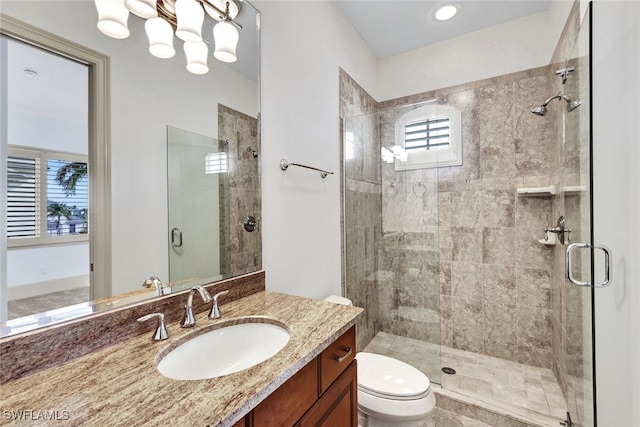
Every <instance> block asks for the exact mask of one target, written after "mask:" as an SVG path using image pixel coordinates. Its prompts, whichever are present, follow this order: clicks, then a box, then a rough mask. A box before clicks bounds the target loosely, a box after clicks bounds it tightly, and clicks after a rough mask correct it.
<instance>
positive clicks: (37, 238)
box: [7, 147, 89, 247]
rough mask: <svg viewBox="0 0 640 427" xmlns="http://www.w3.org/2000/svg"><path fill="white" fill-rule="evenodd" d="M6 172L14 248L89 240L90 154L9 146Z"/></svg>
mask: <svg viewBox="0 0 640 427" xmlns="http://www.w3.org/2000/svg"><path fill="white" fill-rule="evenodd" d="M7 171H8V175H7V238H8V245H9V246H10V247H11V246H28V245H41V244H50V243H65V242H70V241H77V240H87V232H88V213H89V212H88V209H89V191H88V180H87V176H88V175H87V172H88V171H87V158H86V156H82V155H74V154H67V153H55V152H47V151H40V150H33V149H26V148H16V147H9V149H8V156H7Z"/></svg>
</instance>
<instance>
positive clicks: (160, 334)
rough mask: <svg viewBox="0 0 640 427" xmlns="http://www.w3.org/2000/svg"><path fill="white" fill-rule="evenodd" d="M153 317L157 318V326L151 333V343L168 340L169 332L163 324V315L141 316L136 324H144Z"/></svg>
mask: <svg viewBox="0 0 640 427" xmlns="http://www.w3.org/2000/svg"><path fill="white" fill-rule="evenodd" d="M154 317H157V318H158V326H156V330H155V332H154V333H153V336H152V337H151V339H152V340H153V341H163V340H166V339H167V338H169V331H168V330H167V325H166V324H165V322H164V314H163V313H151V314H147V315H146V316H142V317H141V318H139V319H138V322H140V323H142V322H146V321H147V320H149V319H153V318H154Z"/></svg>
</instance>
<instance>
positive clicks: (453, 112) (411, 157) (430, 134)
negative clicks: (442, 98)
mask: <svg viewBox="0 0 640 427" xmlns="http://www.w3.org/2000/svg"><path fill="white" fill-rule="evenodd" d="M461 117H462V115H461V113H460V110H458V109H457V108H455V107H452V106H449V105H437V104H431V105H425V106H422V107H420V108H416V109H415V110H411V111H408V112H407V113H405V114H403V115H402V116H401V117H400V118H399V119H398V120H397V121H396V124H395V141H394V145H398V146H400V147H401V148H402V149H404V150H405V151H406V153H407V155H406V156H405V158H396V160H395V170H397V171H402V170H411V169H426V168H435V167H444V166H460V165H462V132H461V131H460V128H461V122H462V118H461Z"/></svg>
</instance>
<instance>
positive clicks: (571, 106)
mask: <svg viewBox="0 0 640 427" xmlns="http://www.w3.org/2000/svg"><path fill="white" fill-rule="evenodd" d="M564 100H565V101H567V111H573V110H575V109H576V108H578V107H579V106H581V105H582V101H580V100H579V99H573V100H572V99H569V98H567V97H566V96H565V97H564Z"/></svg>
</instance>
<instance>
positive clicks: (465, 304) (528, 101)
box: [341, 8, 594, 426]
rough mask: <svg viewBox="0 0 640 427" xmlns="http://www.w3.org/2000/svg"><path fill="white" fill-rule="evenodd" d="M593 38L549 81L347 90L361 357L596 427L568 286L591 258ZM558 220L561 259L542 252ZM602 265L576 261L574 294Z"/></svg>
mask: <svg viewBox="0 0 640 427" xmlns="http://www.w3.org/2000/svg"><path fill="white" fill-rule="evenodd" d="M575 9H579V8H575ZM572 17H573V19H576V20H577V22H579V10H577V11H576V10H574V14H572ZM570 19H572V18H570ZM588 23H589V14H588V13H587V16H586V18H585V19H584V24H583V25H582V26H581V27H580V32H579V34H571V33H570V32H569V33H567V34H566V35H565V36H564V37H565V38H567V40H564V41H563V43H564V44H565V45H567V46H568V47H567V48H565V51H563V49H562V48H559V49H558V50H557V52H558V53H559V54H562V55H564V57H560V58H559V59H558V60H554V61H552V64H550V65H546V66H542V67H539V68H535V69H530V70H525V71H522V72H518V73H512V74H508V75H503V76H498V77H496V78H492V79H487V80H482V81H475V82H470V83H466V84H464V85H459V86H456V87H452V88H443V89H439V90H434V91H431V92H428V93H424V94H419V95H414V96H410V97H407V98H404V99H397V100H389V101H385V102H384V103H376V102H375V101H374V100H373V99H372V98H371V97H370V96H369V95H368V94H367V93H366V92H365V91H364V90H363V89H362V88H361V87H360V86H358V84H357V83H356V82H355V81H353V80H352V79H351V78H350V77H349V76H348V75H346V73H344V72H343V73H342V75H341V100H342V105H341V108H342V117H343V118H344V119H343V122H342V128H343V129H342V130H343V160H344V170H343V177H344V183H343V185H344V206H345V212H344V251H345V295H346V296H347V297H349V298H350V299H352V300H353V302H354V304H355V305H357V306H360V307H364V308H365V315H364V316H363V318H362V319H361V321H360V323H359V324H358V351H363V350H364V351H369V352H374V353H381V354H386V355H389V356H391V357H394V358H396V359H400V360H403V361H405V362H407V363H409V364H411V365H413V366H415V367H416V368H418V369H420V370H421V371H423V372H424V373H425V374H426V375H427V376H428V377H429V379H430V380H431V382H432V383H435V384H439V385H441V386H442V390H443V392H446V395H447V396H448V397H449V398H456V399H460V401H464V402H467V403H468V402H473V403H472V405H476V406H479V407H483V408H492V409H491V410H492V411H493V410H496V409H495V408H500V410H499V412H501V413H504V414H509V415H508V416H516V417H518V418H519V419H521V420H525V421H527V422H530V423H531V424H539V425H552V424H556V423H557V422H558V421H559V420H566V419H567V417H568V414H567V413H568V412H570V414H571V417H572V418H573V422H577V423H579V424H580V425H585V426H587V425H593V406H594V405H593V390H592V389H593V381H592V378H593V377H592V343H591V340H592V337H591V331H592V319H591V307H592V295H591V290H592V287H591V286H586V287H579V286H575V285H574V284H572V283H571V282H570V281H569V280H567V279H566V276H565V273H566V271H565V261H566V259H567V258H566V255H565V252H566V249H567V247H568V245H569V244H572V243H578V242H584V243H586V244H587V245H589V247H590V245H591V243H590V242H591V238H590V231H591V217H590V206H591V196H590V183H589V179H590V160H589V153H590V136H589V129H590V116H589V112H590V106H589V101H590V94H589V25H588ZM569 39H571V40H569ZM567 58H569V59H567ZM570 68H571V69H573V72H571V73H568V74H565V76H564V77H566V78H563V76H557V75H556V71H557V70H559V69H560V70H561V69H570ZM558 93H561V95H559V96H558V95H554V94H558ZM551 95H554V96H552V98H549V97H550V96H551ZM545 100H547V101H545ZM553 100H560V101H566V102H552V101H553ZM542 102H544V103H545V104H546V105H544V109H543V108H541V107H537V109H536V108H535V106H540V104H541V103H542ZM532 109H536V112H535V113H534V114H532ZM543 110H546V111H543ZM542 112H544V113H546V114H541V113H542ZM457 114H458V115H457ZM457 122H458V123H457ZM456 126H459V131H457V130H456ZM456 141H457V142H459V143H460V145H459V147H460V148H459V151H458V152H456V146H455V143H456ZM420 152H422V154H419V153H420ZM560 216H563V218H564V221H565V224H566V229H567V230H569V229H570V230H571V232H569V231H566V232H565V236H566V241H565V244H561V243H560V242H559V241H557V240H554V239H553V238H548V236H547V239H545V231H544V230H545V229H547V230H553V229H555V228H556V226H557V221H558V218H559V217H560ZM547 235H553V237H556V235H555V234H554V233H553V232H552V231H549V232H548V233H547ZM592 255H593V254H592V251H589V250H584V251H581V250H580V249H579V248H578V249H576V250H574V254H573V257H572V269H571V273H572V276H573V277H574V278H576V279H577V280H583V281H586V282H588V283H593V282H594V278H593V276H592V274H593V271H592V263H591V262H590V257H591V256H592Z"/></svg>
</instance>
